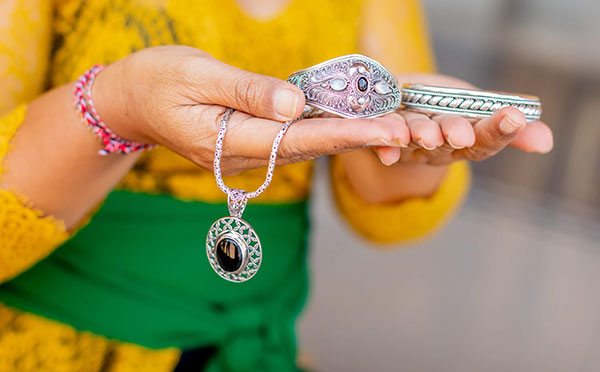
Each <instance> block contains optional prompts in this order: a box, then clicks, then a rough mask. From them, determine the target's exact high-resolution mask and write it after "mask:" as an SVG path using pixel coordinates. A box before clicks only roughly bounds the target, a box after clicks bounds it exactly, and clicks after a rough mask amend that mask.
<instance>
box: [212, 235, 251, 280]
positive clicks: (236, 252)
mask: <svg viewBox="0 0 600 372" xmlns="http://www.w3.org/2000/svg"><path fill="white" fill-rule="evenodd" d="M216 248H217V249H216V256H217V261H218V262H219V266H221V268H222V269H223V270H225V271H227V272H236V271H237V270H239V269H240V267H241V266H242V263H243V262H244V257H243V252H242V247H240V246H239V244H238V242H236V241H235V240H234V239H232V238H229V237H222V238H221V239H219V240H218V241H217V246H216Z"/></svg>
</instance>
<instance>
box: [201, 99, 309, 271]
mask: <svg viewBox="0 0 600 372" xmlns="http://www.w3.org/2000/svg"><path fill="white" fill-rule="evenodd" d="M233 112H234V110H233V109H231V108H229V109H227V111H225V113H224V114H223V116H222V117H221V126H220V128H219V133H218V135H217V143H216V146H215V160H214V163H213V169H214V173H215V179H216V181H217V185H218V186H219V188H220V189H221V191H223V192H224V193H225V194H227V208H228V209H229V216H227V217H223V218H220V219H218V220H217V221H215V222H214V223H213V224H212V226H211V227H210V229H209V230H208V234H207V235H206V255H207V256H208V261H209V262H210V264H211V266H212V268H213V270H215V272H216V273H217V274H219V276H221V277H222V278H223V279H226V280H229V281H231V282H237V283H241V282H245V281H246V280H248V279H250V278H252V277H253V276H254V275H255V274H256V273H257V272H258V269H259V268H260V263H261V260H262V248H261V246H260V239H259V238H258V235H257V234H256V232H255V231H254V229H253V228H252V226H250V224H249V223H248V222H246V221H244V220H243V219H242V214H243V213H244V209H245V208H246V205H247V204H248V200H249V199H252V198H256V197H257V196H259V195H260V194H262V193H263V191H265V190H266V189H267V187H269V185H270V184H271V181H272V180H273V172H274V171H275V163H276V160H277V151H278V150H279V144H280V143H281V140H282V138H283V136H284V135H285V132H287V130H288V128H289V127H290V125H292V124H293V123H294V122H296V121H297V120H299V119H300V118H298V119H295V120H290V121H287V122H285V123H284V124H282V126H281V129H280V130H279V133H277V136H275V139H274V140H273V146H272V148H271V155H270V156H269V165H268V167H267V175H266V177H265V181H264V182H263V183H262V185H260V186H259V187H258V189H256V190H254V191H253V192H247V191H245V190H240V189H232V188H230V187H228V186H227V185H225V182H224V181H223V176H222V174H221V156H222V154H223V140H224V139H225V133H226V132H227V124H228V123H229V119H230V118H231V115H232V114H233Z"/></svg>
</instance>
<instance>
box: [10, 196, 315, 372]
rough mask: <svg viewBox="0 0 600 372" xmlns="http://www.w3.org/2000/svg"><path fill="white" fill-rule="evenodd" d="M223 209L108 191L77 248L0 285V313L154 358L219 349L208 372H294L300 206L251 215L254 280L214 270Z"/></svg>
mask: <svg viewBox="0 0 600 372" xmlns="http://www.w3.org/2000/svg"><path fill="white" fill-rule="evenodd" d="M226 214H227V207H226V206H225V204H210V203H202V202H190V201H183V200H179V199H176V198H173V197H171V196H165V195H158V196H157V195H148V194H140V193H132V192H127V191H115V192H113V193H111V194H110V195H109V196H108V198H107V199H106V201H105V203H104V204H103V206H102V207H101V209H100V210H99V211H98V213H96V215H95V216H94V217H93V219H92V221H91V222H90V223H89V224H88V225H87V226H86V227H85V228H83V229H82V230H81V231H80V232H78V233H77V235H76V236H75V237H73V238H72V239H71V240H69V241H68V242H66V243H65V244H64V245H63V246H61V247H60V248H59V249H57V250H56V251H55V252H54V253H53V254H51V255H50V256H49V257H48V258H46V259H44V260H42V261H40V262H39V263H38V264H36V265H35V266H34V267H33V268H31V269H30V270H28V271H26V272H25V273H23V274H21V275H20V276H18V277H16V278H14V279H13V280H11V281H9V282H7V283H5V284H3V285H2V286H0V302H3V303H5V304H6V305H8V306H11V307H14V308H17V309H21V310H24V311H28V312H32V313H35V314H38V315H41V316H44V317H47V318H50V319H54V320H57V321H60V322H63V323H66V324H69V325H71V326H73V327H75V328H76V329H78V330H84V331H90V332H93V333H95V334H98V335H102V336H105V337H107V338H110V339H116V340H120V341H125V342H132V343H136V344H139V345H142V346H145V347H149V348H165V347H177V348H180V349H188V348H196V347H202V346H215V347H216V348H217V350H218V352H217V355H216V357H215V360H213V361H212V363H211V367H210V368H209V369H212V370H215V371H258V370H260V371H287V370H294V369H295V349H296V345H295V332H294V322H295V319H296V317H297V315H298V314H299V312H300V310H301V308H302V306H303V304H304V301H305V298H306V293H307V269H306V252H307V249H306V244H307V232H308V227H309V226H308V217H307V203H306V202H298V203H290V204H279V205H255V204H252V205H249V206H248V207H247V209H246V212H245V214H244V219H246V220H247V221H248V222H249V223H250V224H251V225H252V226H253V227H254V229H255V230H256V232H257V233H258V235H259V236H260V238H261V242H262V246H263V262H262V266H261V269H260V271H259V272H258V274H257V275H256V276H255V277H254V278H253V279H252V280H250V281H248V282H245V283H239V284H238V283H230V282H227V281H225V280H223V279H221V278H220V277H219V276H218V275H217V274H216V273H214V272H213V271H212V269H211V268H210V265H209V263H208V261H207V258H206V253H205V238H206V233H207V231H208V228H209V227H210V225H211V224H212V222H213V221H214V220H216V219H218V218H220V217H223V216H225V215H226Z"/></svg>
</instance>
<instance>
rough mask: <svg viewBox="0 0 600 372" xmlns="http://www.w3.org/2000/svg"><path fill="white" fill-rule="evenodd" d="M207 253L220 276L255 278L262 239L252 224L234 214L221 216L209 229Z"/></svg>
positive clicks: (237, 280) (235, 278) (260, 255)
mask: <svg viewBox="0 0 600 372" xmlns="http://www.w3.org/2000/svg"><path fill="white" fill-rule="evenodd" d="M206 255H207V256H208V261H209V262H210V265H211V266H212V268H213V270H215V272H216V273H217V274H219V276H220V277H221V278H223V279H226V280H229V281H231V282H236V283H241V282H245V281H246V280H248V279H250V278H252V277H253V276H254V275H255V274H256V273H257V272H258V269H259V268H260V263H261V260H262V250H261V247H260V240H259V239H258V235H256V232H255V231H254V229H253V228H252V226H250V224H249V223H248V222H246V221H244V220H242V219H241V218H237V217H231V216H230V217H223V218H220V219H218V220H217V221H215V222H214V223H213V224H212V226H211V227H210V229H209V230H208V234H207V235H206Z"/></svg>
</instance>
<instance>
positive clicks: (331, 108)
mask: <svg viewBox="0 0 600 372" xmlns="http://www.w3.org/2000/svg"><path fill="white" fill-rule="evenodd" d="M288 81H289V82H290V83H292V84H294V85H296V86H298V87H299V88H300V89H302V91H304V95H305V97H306V103H307V105H309V106H311V107H312V108H316V109H320V110H323V111H327V112H330V113H332V114H336V115H339V116H342V117H345V118H370V117H377V116H381V115H384V114H387V113H389V112H392V111H395V110H396V109H397V108H398V107H399V106H400V90H399V88H398V82H397V81H396V78H395V77H394V76H393V75H392V74H391V73H390V72H389V71H388V70H386V69H385V67H383V66H382V65H381V64H379V63H378V62H377V61H374V60H372V59H371V58H368V57H365V56H363V55H360V54H351V55H346V56H342V57H338V58H334V59H331V60H328V61H325V62H322V63H319V64H318V65H315V66H312V67H310V68H307V69H305V70H301V71H298V72H296V73H294V74H292V75H290V77H289V78H288ZM305 116H311V114H310V112H308V113H305Z"/></svg>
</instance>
